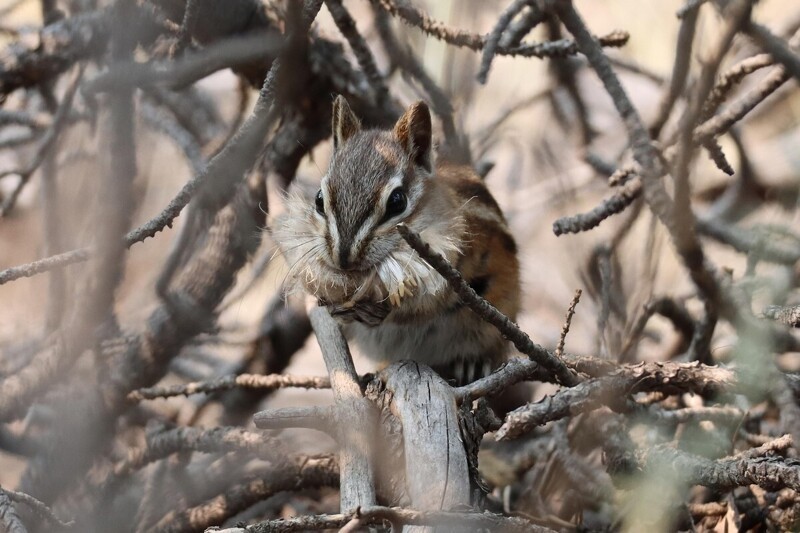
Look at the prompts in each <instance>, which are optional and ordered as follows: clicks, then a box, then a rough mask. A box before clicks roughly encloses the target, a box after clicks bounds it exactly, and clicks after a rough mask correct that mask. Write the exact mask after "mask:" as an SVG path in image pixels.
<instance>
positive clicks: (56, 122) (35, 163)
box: [0, 67, 83, 218]
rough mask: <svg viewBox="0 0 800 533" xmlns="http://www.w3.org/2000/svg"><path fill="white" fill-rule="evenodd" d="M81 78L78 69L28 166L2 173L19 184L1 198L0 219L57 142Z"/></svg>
mask: <svg viewBox="0 0 800 533" xmlns="http://www.w3.org/2000/svg"><path fill="white" fill-rule="evenodd" d="M82 78H83V67H80V68H78V70H77V72H76V73H75V76H74V78H73V79H72V82H71V83H70V85H69V88H68V89H67V92H66V93H65V94H64V98H62V100H61V103H60V104H59V107H58V111H56V114H55V116H54V117H53V122H52V124H51V125H50V127H49V128H48V129H47V131H46V132H45V133H44V135H42V137H41V139H40V140H39V143H38V145H37V146H36V150H35V152H34V155H33V158H32V159H31V162H30V164H29V165H28V166H26V167H25V168H23V169H21V170H16V171H5V172H3V173H2V175H4V176H5V175H9V174H16V175H18V176H19V183H18V184H17V186H16V187H14V189H13V190H12V191H11V193H10V194H9V195H8V196H6V197H5V198H3V202H2V205H0V218H2V217H6V216H8V214H9V212H10V211H11V210H12V209H13V208H14V204H15V203H16V201H17V198H19V195H20V193H21V192H22V189H24V188H25V185H27V184H28V182H29V181H30V179H31V177H32V176H33V173H34V172H36V170H37V169H38V168H39V165H41V164H42V162H43V161H44V159H45V156H46V155H47V153H48V152H49V151H50V150H51V149H52V147H53V145H55V143H56V142H57V141H58V137H59V135H60V134H61V132H62V130H63V129H64V126H65V125H66V123H67V118H68V117H69V114H70V112H71V111H72V101H73V99H74V98H75V94H76V93H77V91H78V87H79V86H80V82H81V79H82Z"/></svg>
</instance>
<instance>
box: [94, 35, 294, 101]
mask: <svg viewBox="0 0 800 533" xmlns="http://www.w3.org/2000/svg"><path fill="white" fill-rule="evenodd" d="M282 45H283V42H282V40H280V39H279V38H278V37H277V36H275V35H273V34H272V33H266V32H265V33H261V34H257V35H246V36H243V37H234V38H230V39H226V40H224V41H220V42H219V43H215V44H212V45H210V46H208V47H206V48H203V49H202V50H200V51H199V52H195V53H192V54H187V55H186V56H183V57H181V58H180V59H178V60H174V61H153V62H150V63H137V62H126V63H120V64H117V65H112V66H111V67H110V68H109V69H108V70H106V71H105V72H103V73H101V74H98V75H97V76H95V77H94V78H93V79H91V80H89V81H88V82H87V83H86V86H85V87H84V89H83V92H84V93H86V94H87V95H95V94H97V93H102V92H107V91H113V90H115V89H121V88H124V87H140V88H147V87H153V86H158V85H162V86H166V87H169V88H181V87H185V86H188V85H191V84H192V83H194V82H196V81H197V80H199V79H201V78H204V77H206V76H209V75H211V74H213V73H214V72H217V71H219V70H223V69H226V68H235V67H237V66H241V65H247V64H249V63H252V62H253V61H256V60H259V59H262V58H263V57H264V56H268V55H273V54H275V53H276V52H278V51H279V50H280V49H281V47H282Z"/></svg>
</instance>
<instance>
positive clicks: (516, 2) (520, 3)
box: [478, 0, 528, 83]
mask: <svg viewBox="0 0 800 533" xmlns="http://www.w3.org/2000/svg"><path fill="white" fill-rule="evenodd" d="M527 3H528V2H527V0H512V2H511V3H510V4H509V5H508V7H506V8H505V9H504V10H503V12H502V13H500V16H499V17H498V19H497V23H496V24H495V26H494V28H492V31H491V33H489V35H488V37H486V41H485V43H484V45H483V53H482V54H481V65H480V68H479V69H478V82H480V83H486V78H487V77H488V76H489V69H490V68H491V66H492V60H493V59H494V56H495V53H496V52H497V48H498V46H499V44H500V38H501V37H502V35H503V32H505V31H506V28H507V27H508V25H509V24H511V21H512V20H513V19H514V17H516V16H517V15H518V14H519V12H520V11H522V9H523V8H524V7H525V5H526V4H527Z"/></svg>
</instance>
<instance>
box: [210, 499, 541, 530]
mask: <svg viewBox="0 0 800 533" xmlns="http://www.w3.org/2000/svg"><path fill="white" fill-rule="evenodd" d="M351 521H357V522H356V523H355V527H356V528H359V527H366V526H370V525H379V524H383V523H384V522H390V523H392V524H396V525H397V526H403V525H415V526H429V527H437V526H439V527H448V526H449V527H459V528H466V529H470V530H472V529H488V530H490V531H494V530H502V531H520V532H522V531H532V532H534V533H546V532H551V531H553V530H551V529H548V528H546V527H541V526H537V525H535V524H533V523H532V522H530V521H528V520H525V519H524V518H516V517H507V516H502V515H497V514H492V513H488V512H486V513H474V512H461V513H459V512H454V511H451V512H448V511H416V510H412V509H402V508H398V507H376V506H374V507H363V508H360V509H357V510H355V511H353V512H351V513H344V514H335V515H317V516H302V517H297V518H287V519H283V520H272V521H269V522H262V523H260V524H254V525H252V526H247V527H244V528H229V529H219V530H216V531H219V533H267V532H270V533H272V532H282V533H284V532H291V531H304V530H314V531H317V530H321V529H336V528H339V529H341V528H343V527H345V526H346V525H348V524H349V523H350V522H351ZM356 530H357V529H356ZM348 531H353V529H349V530H348Z"/></svg>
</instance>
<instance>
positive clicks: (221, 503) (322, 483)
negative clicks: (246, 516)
mask: <svg viewBox="0 0 800 533" xmlns="http://www.w3.org/2000/svg"><path fill="white" fill-rule="evenodd" d="M338 484H339V467H338V465H337V464H336V459H335V458H334V457H333V456H328V455H323V456H316V457H301V458H291V459H289V460H286V459H284V460H281V461H276V462H275V464H274V465H271V466H270V467H269V468H268V469H264V470H263V471H262V472H258V473H257V475H256V476H255V477H254V478H253V479H251V480H249V481H245V482H243V483H238V484H235V485H233V486H231V487H228V488H226V489H225V490H224V491H223V492H222V494H220V495H219V496H216V497H214V498H212V499H211V500H209V501H207V502H205V503H203V504H201V505H197V506H195V507H190V508H188V509H183V510H176V511H171V512H170V513H168V514H167V515H166V516H164V517H163V518H162V519H161V520H159V521H158V523H157V524H155V525H154V526H153V528H152V529H151V530H150V531H153V532H158V533H178V532H183V531H202V530H203V529H204V528H207V527H210V526H212V525H215V524H221V523H223V522H225V520H226V519H228V518H231V517H233V516H235V515H236V514H238V513H240V512H241V511H244V510H245V509H247V508H248V507H250V506H252V505H254V504H256V503H258V502H260V501H263V500H266V499H267V498H269V497H270V496H273V495H275V494H277V493H279V492H283V491H299V490H304V489H313V488H319V487H335V486H337V485H338Z"/></svg>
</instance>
